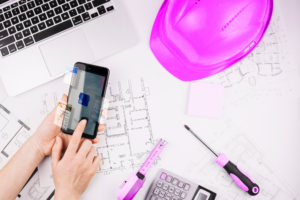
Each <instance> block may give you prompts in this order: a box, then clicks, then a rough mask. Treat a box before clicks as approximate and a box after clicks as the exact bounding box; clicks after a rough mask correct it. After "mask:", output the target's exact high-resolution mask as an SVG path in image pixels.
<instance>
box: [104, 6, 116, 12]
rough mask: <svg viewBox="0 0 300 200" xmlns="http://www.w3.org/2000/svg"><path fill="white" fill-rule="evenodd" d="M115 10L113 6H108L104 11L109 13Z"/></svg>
mask: <svg viewBox="0 0 300 200" xmlns="http://www.w3.org/2000/svg"><path fill="white" fill-rule="evenodd" d="M114 9H115V8H114V7H113V6H109V7H108V8H106V10H107V11H108V12H109V11H112V10H114Z"/></svg>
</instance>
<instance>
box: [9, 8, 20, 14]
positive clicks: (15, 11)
mask: <svg viewBox="0 0 300 200" xmlns="http://www.w3.org/2000/svg"><path fill="white" fill-rule="evenodd" d="M11 12H12V14H13V15H14V16H16V15H18V14H20V10H19V8H14V9H12V10H11Z"/></svg>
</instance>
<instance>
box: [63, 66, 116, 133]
mask: <svg viewBox="0 0 300 200" xmlns="http://www.w3.org/2000/svg"><path fill="white" fill-rule="evenodd" d="M72 73H73V74H72V81H71V85H70V89H69V95H68V102H67V106H66V110H65V114H64V119H63V123H62V128H61V130H62V132H63V133H66V134H70V135H72V134H73V133H74V130H75V128H76V127H77V125H78V122H80V121H81V120H82V119H86V120H87V125H86V127H85V130H84V133H83V135H82V137H84V138H89V139H94V138H96V137H97V132H98V131H97V130H98V126H99V121H100V117H101V108H102V102H103V98H104V97H105V92H106V87H107V83H108V78H109V73H110V72H109V69H107V68H105V67H100V66H95V65H90V64H85V63H80V62H78V63H76V64H75V65H74V69H73V71H72Z"/></svg>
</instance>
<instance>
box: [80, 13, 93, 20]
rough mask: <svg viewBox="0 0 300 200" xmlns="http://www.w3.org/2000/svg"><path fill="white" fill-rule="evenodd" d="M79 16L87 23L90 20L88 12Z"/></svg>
mask: <svg viewBox="0 0 300 200" xmlns="http://www.w3.org/2000/svg"><path fill="white" fill-rule="evenodd" d="M81 16H82V19H83V20H84V21H88V20H90V19H91V17H90V14H89V13H88V12H86V13H83V14H82V15H81Z"/></svg>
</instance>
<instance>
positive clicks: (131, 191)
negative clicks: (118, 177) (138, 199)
mask: <svg viewBox="0 0 300 200" xmlns="http://www.w3.org/2000/svg"><path fill="white" fill-rule="evenodd" d="M167 144H168V143H167V142H166V141H164V140H161V139H160V140H159V142H158V143H157V145H156V146H155V148H154V149H153V150H152V152H151V153H150V155H149V156H148V158H147V160H146V161H145V162H144V164H143V165H142V167H141V168H140V169H139V171H138V172H135V173H134V174H132V175H131V177H130V178H129V179H128V181H125V182H124V183H123V184H122V186H121V190H120V191H119V193H118V196H117V199H118V200H132V199H133V198H134V197H135V195H136V194H137V193H138V191H139V190H140V189H141V188H142V187H143V184H144V183H145V181H146V177H145V175H146V173H147V172H148V170H149V169H150V167H151V166H152V165H153V163H154V162H155V160H156V159H157V157H158V156H159V154H160V153H161V152H162V150H163V149H164V147H165V146H166V145H167Z"/></svg>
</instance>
